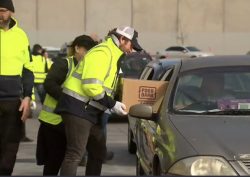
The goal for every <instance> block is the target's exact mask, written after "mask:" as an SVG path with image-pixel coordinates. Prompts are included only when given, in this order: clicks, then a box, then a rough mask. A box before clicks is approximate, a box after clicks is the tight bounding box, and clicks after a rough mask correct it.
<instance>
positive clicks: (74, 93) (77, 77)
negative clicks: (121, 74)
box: [63, 45, 113, 111]
mask: <svg viewBox="0 0 250 177" xmlns="http://www.w3.org/2000/svg"><path fill="white" fill-rule="evenodd" d="M97 47H105V48H106V49H108V50H109V52H110V54H111V59H110V62H109V65H108V70H107V73H106V75H105V77H104V81H100V80H98V79H95V78H88V79H82V73H78V72H77V68H78V66H79V65H78V66H76V68H75V70H74V71H73V73H72V75H71V76H72V80H70V81H69V83H68V84H69V85H68V87H64V88H63V93H65V94H67V95H69V96H71V97H73V98H75V99H77V100H80V101H82V102H84V103H88V104H89V105H91V106H93V107H95V108H97V109H99V110H102V111H104V110H106V109H107V108H106V107H105V106H103V105H101V104H100V103H98V102H96V101H94V100H92V99H91V100H90V98H89V97H88V96H83V95H84V94H85V93H84V92H81V90H80V88H79V86H76V87H75V88H74V84H78V83H79V84H80V83H81V84H99V85H101V86H102V87H103V92H102V93H100V94H98V95H96V96H94V97H93V99H95V100H99V99H102V98H103V97H104V95H105V92H106V93H107V94H109V95H110V94H111V93H112V91H113V89H112V88H107V87H105V86H104V82H105V81H106V79H107V78H108V77H109V75H110V71H111V67H112V61H113V55H112V52H111V50H110V48H109V47H108V46H106V45H99V46H97ZM94 48H95V47H94ZM94 48H93V49H94ZM73 78H74V80H73ZM71 87H72V89H71ZM73 88H74V89H73Z"/></svg>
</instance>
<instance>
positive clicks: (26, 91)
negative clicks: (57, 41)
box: [22, 46, 34, 97]
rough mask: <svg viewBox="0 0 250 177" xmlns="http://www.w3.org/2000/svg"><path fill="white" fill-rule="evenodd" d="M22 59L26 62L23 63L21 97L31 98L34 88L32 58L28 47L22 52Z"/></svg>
mask: <svg viewBox="0 0 250 177" xmlns="http://www.w3.org/2000/svg"><path fill="white" fill-rule="evenodd" d="M24 58H25V59H26V60H25V61H26V62H25V63H24V67H23V71H22V83H23V97H27V96H28V97H31V95H32V89H33V86H34V75H33V64H32V57H31V53H30V47H29V46H28V47H27V48H26V49H25V51H24Z"/></svg>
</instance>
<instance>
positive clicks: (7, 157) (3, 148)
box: [0, 98, 22, 176]
mask: <svg viewBox="0 0 250 177" xmlns="http://www.w3.org/2000/svg"><path fill="white" fill-rule="evenodd" d="M20 103H21V102H20V99H18V98H17V99H16V100H0V175H6V176H7V175H11V174H12V172H13V168H14V165H15V162H16V154H17V151H18V147H19V144H20V139H21V127H22V121H21V118H20V117H21V112H19V110H18V109H19V106H20Z"/></svg>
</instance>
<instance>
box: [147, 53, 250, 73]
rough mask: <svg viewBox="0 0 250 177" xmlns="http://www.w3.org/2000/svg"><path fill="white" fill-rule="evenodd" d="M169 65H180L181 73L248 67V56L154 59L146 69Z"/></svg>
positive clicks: (249, 62) (249, 61)
mask: <svg viewBox="0 0 250 177" xmlns="http://www.w3.org/2000/svg"><path fill="white" fill-rule="evenodd" d="M169 65H181V72H183V71H188V70H194V69H200V68H209V67H223V66H250V55H224V56H209V57H197V58H175V59H156V60H153V61H151V62H149V63H148V64H147V67H152V68H157V67H163V68H165V67H166V66H169Z"/></svg>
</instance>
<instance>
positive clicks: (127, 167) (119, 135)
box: [12, 112, 136, 176]
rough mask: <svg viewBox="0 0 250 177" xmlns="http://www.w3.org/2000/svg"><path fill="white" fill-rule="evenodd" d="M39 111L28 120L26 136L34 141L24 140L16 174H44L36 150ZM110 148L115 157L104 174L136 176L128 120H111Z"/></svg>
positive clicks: (82, 168)
mask: <svg viewBox="0 0 250 177" xmlns="http://www.w3.org/2000/svg"><path fill="white" fill-rule="evenodd" d="M36 117H37V112H36V113H35V114H34V116H33V118H32V119H29V120H27V122H26V136H27V137H28V138H30V139H32V140H33V141H32V142H22V143H21V144H20V147H19V151H18V154H17V160H16V164H15V167H14V171H13V174H12V175H14V176H42V169H43V166H38V165H36V159H35V151H36V141H37V137H36V136H37V131H38V127H39V121H38V120H37V118H36ZM107 129H108V140H107V146H108V149H109V150H111V151H113V152H114V158H113V159H112V160H110V161H107V162H106V163H105V164H104V165H103V169H102V174H101V175H104V176H135V165H136V159H135V155H132V154H129V152H128V151H127V122H126V121H111V122H110V123H109V124H108V127H107ZM84 174H85V167H78V172H77V175H78V176H83V175H84Z"/></svg>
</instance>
